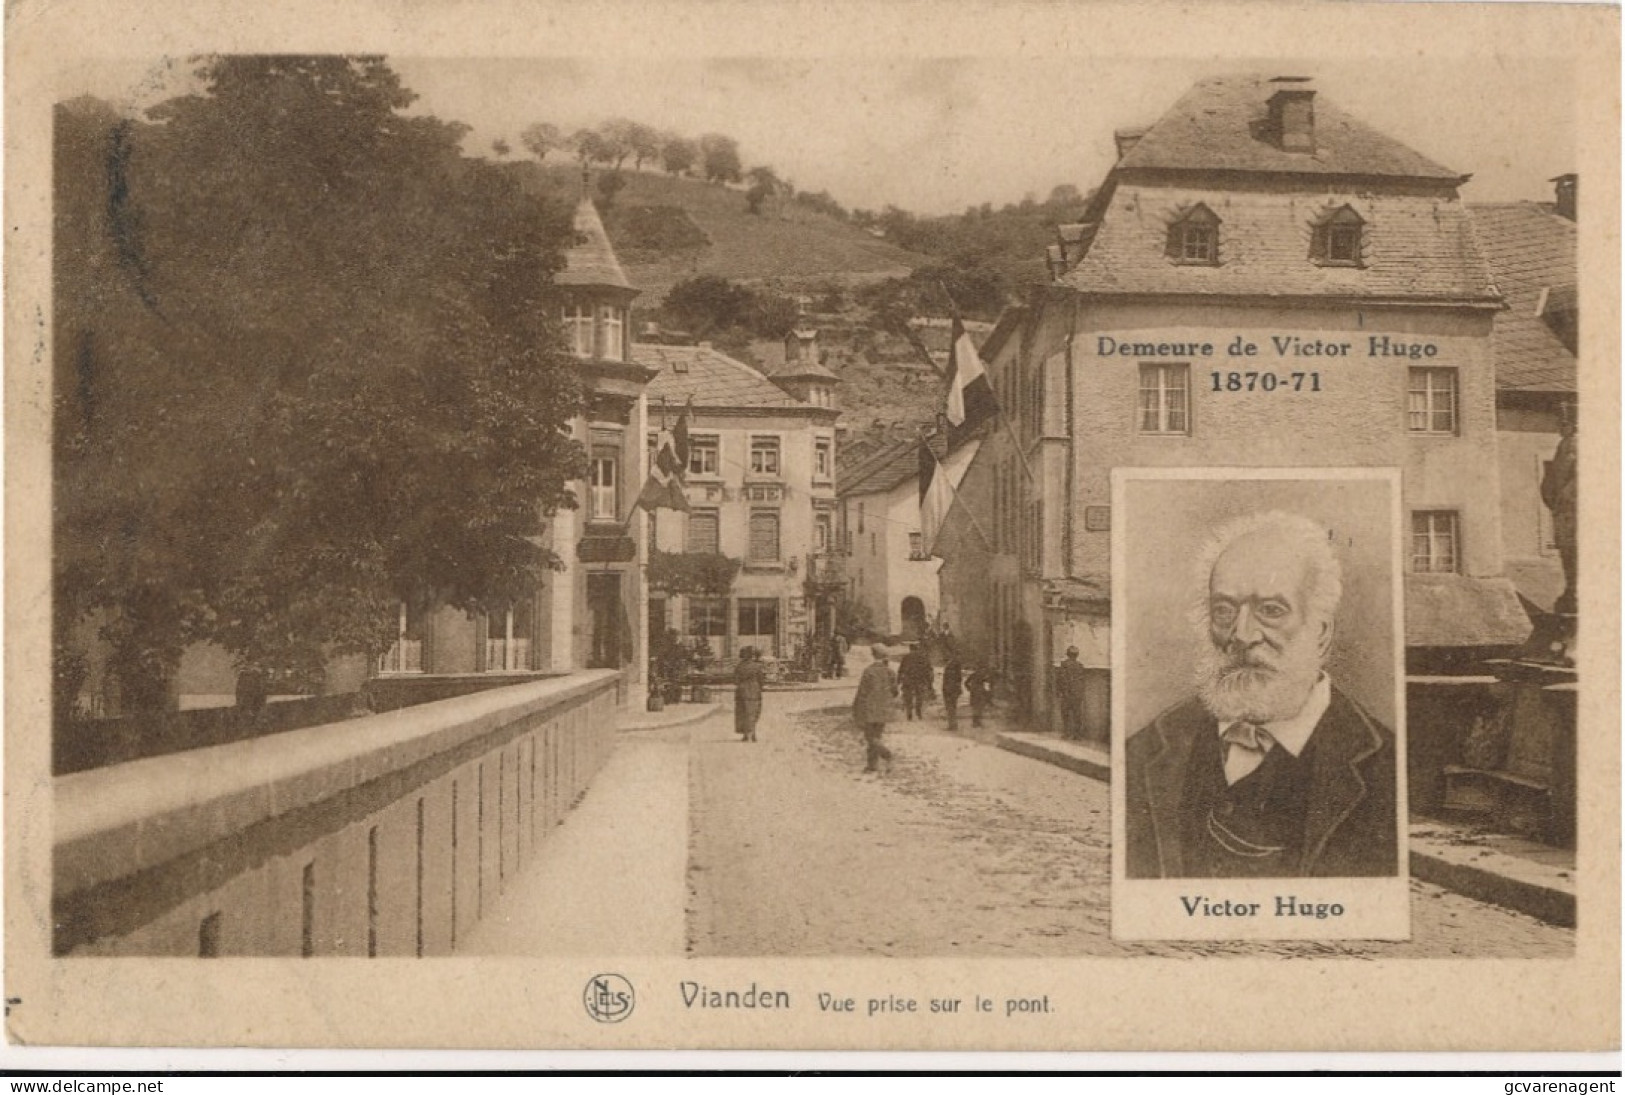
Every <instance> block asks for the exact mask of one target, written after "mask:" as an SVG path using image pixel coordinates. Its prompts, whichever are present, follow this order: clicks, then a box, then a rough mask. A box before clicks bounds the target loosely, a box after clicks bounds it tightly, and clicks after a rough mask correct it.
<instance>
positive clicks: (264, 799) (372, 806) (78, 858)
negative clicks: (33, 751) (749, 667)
mask: <svg viewBox="0 0 1625 1095" xmlns="http://www.w3.org/2000/svg"><path fill="white" fill-rule="evenodd" d="M623 688H624V685H623V682H622V680H621V674H620V673H618V672H616V671H614V670H588V671H585V672H580V673H572V674H569V675H567V676H562V677H555V678H550V679H547V680H542V681H535V682H531V683H527V684H519V685H514V686H512V687H508V688H500V689H495V690H492V691H489V692H482V693H478V694H475V695H470V696H460V697H457V698H454V699H448V700H441V701H438V702H434V703H426V704H422V705H419V706H416V707H410V708H403V709H401V710H397V711H390V712H387V713H384V714H379V715H371V716H367V717H365V718H359V719H350V720H346V721H344V722H339V723H332V724H329V725H326V726H316V727H311V728H309V729H305V730H294V731H289V732H287V733H282V734H274V735H269V736H267V737H263V738H258V739H255V740H252V741H243V742H236V743H233V744H230V745H222V746H217V747H214V748H209V749H197V750H192V751H190V752H186V753H178V754H174V755H170V756H163V757H154V758H151V759H148V760H139V761H133V762H131V763H128V764H121V765H116V766H114V767H111V768H102V769H97V770H93V771H88V772H81V773H77V774H74V775H68V776H61V777H58V778H57V779H56V780H55V781H54V782H55V795H54V806H55V839H54V846H53V858H52V875H53V880H52V887H53V892H52V902H51V904H52V909H51V914H52V929H53V930H52V939H53V949H54V950H55V952H56V953H57V954H69V953H72V954H97V955H110V954H137V955H200V956H204V957H211V956H217V955H222V956H223V955H360V956H365V955H378V956H383V955H390V956H411V955H429V954H447V953H450V952H451V951H452V950H453V948H454V947H455V945H456V943H457V941H458V939H460V938H461V937H462V936H463V935H464V934H465V933H466V932H467V931H468V929H469V928H470V927H472V926H473V925H474V924H475V923H476V922H477V921H478V920H479V918H480V917H481V916H482V915H483V914H484V913H485V912H486V911H487V910H488V909H489V908H491V906H492V904H493V903H494V901H495V900H496V898H497V896H498V895H499V894H500V893H501V891H502V890H503V888H504V886H505V885H506V884H507V882H508V881H509V880H510V879H512V878H513V877H514V875H515V874H516V872H517V871H518V870H519V869H520V867H521V866H522V865H524V864H525V863H527V862H528V861H529V859H530V857H531V856H532V854H533V853H534V851H535V849H536V848H537V847H538V846H539V844H540V842H541V841H542V839H543V838H544V836H545V835H546V833H547V832H548V831H549V830H551V829H552V828H553V827H554V826H555V825H557V824H558V823H559V821H560V820H562V819H563V817H564V815H565V813H566V812H567V811H568V810H569V809H570V807H571V806H572V805H574V804H575V802H576V801H577V800H578V799H579V798H580V797H581V795H582V794H583V792H584V791H585V790H586V787H587V784H588V781H589V780H591V778H592V777H593V775H594V773H596V772H597V771H598V769H599V767H600V766H601V765H602V764H603V762H604V761H605V759H607V757H608V755H609V752H610V751H611V750H612V749H613V747H614V739H615V718H616V712H617V708H618V704H619V702H620V700H621V698H622V697H621V693H622V690H623Z"/></svg>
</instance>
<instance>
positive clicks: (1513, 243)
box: [1468, 202, 1579, 392]
mask: <svg viewBox="0 0 1625 1095" xmlns="http://www.w3.org/2000/svg"><path fill="white" fill-rule="evenodd" d="M1468 212H1469V213H1470V214H1471V216H1472V221H1473V227H1474V229H1475V231H1476V233H1477V235H1478V245H1479V247H1480V248H1481V249H1482V250H1483V252H1484V257H1485V258H1487V259H1488V260H1489V264H1490V270H1491V271H1492V272H1493V273H1494V275H1495V283H1496V285H1497V286H1498V287H1499V288H1500V290H1501V295H1502V296H1503V297H1505V298H1506V305H1507V306H1506V311H1504V312H1498V313H1496V316H1495V333H1494V336H1493V338H1492V342H1493V344H1494V347H1495V386H1496V387H1497V388H1498V389H1500V390H1502V391H1545V392H1572V391H1575V390H1576V388H1577V375H1576V369H1575V360H1574V353H1573V351H1571V350H1570V349H1569V348H1568V346H1566V345H1565V344H1564V342H1563V340H1562V338H1560V337H1559V336H1558V333H1557V332H1556V331H1555V330H1553V328H1552V326H1551V324H1549V323H1548V322H1547V321H1546V319H1545V318H1543V317H1542V316H1541V315H1540V314H1539V309H1540V308H1541V305H1542V300H1541V297H1542V294H1543V293H1544V295H1545V297H1546V299H1545V302H1544V304H1545V307H1546V309H1547V310H1548V311H1554V310H1559V309H1573V308H1574V306H1575V287H1576V285H1577V284H1578V280H1579V265H1578V260H1577V256H1576V244H1577V235H1576V230H1575V224H1574V222H1573V221H1571V220H1569V219H1568V218H1566V217H1560V216H1558V215H1557V214H1556V213H1555V212H1553V211H1552V209H1551V207H1550V206H1546V205H1541V204H1538V203H1536V202H1506V203H1497V204H1485V205H1477V204H1475V205H1470V206H1468Z"/></svg>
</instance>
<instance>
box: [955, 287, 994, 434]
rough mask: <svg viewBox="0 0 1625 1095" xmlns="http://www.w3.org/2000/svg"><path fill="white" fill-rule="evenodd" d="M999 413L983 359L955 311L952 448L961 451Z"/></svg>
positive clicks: (957, 312) (957, 311)
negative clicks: (962, 445)
mask: <svg viewBox="0 0 1625 1095" xmlns="http://www.w3.org/2000/svg"><path fill="white" fill-rule="evenodd" d="M998 413H999V400H998V397H997V396H995V395H994V394H993V385H992V383H990V382H989V381H988V378H987V369H986V368H984V367H983V365H982V355H981V354H979V353H977V352H976V343H975V342H973V341H971V337H970V334H969V332H967V331H966V330H965V324H964V322H963V321H962V320H961V319H960V318H959V309H958V308H955V309H954V332H953V348H952V349H951V350H950V352H949V357H948V407H947V410H946V412H945V417H946V418H947V419H948V445H949V447H950V448H957V447H958V446H959V444H960V442H962V441H964V440H965V439H966V438H967V437H969V436H970V433H971V431H972V430H974V429H976V427H977V426H979V425H981V424H982V423H983V422H986V421H987V420H988V419H990V418H992V417H994V416H995V415H997V414H998Z"/></svg>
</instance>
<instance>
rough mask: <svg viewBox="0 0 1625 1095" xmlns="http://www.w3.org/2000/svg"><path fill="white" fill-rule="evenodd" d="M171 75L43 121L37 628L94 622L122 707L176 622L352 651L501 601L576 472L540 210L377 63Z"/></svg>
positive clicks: (559, 221) (571, 381) (548, 226)
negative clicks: (92, 615)
mask: <svg viewBox="0 0 1625 1095" xmlns="http://www.w3.org/2000/svg"><path fill="white" fill-rule="evenodd" d="M200 76H201V77H202V86H203V90H202V91H201V92H199V93H197V94H194V95H189V96H186V97H183V98H179V99H175V100H171V101H170V102H167V103H165V104H162V105H161V106H159V107H156V108H154V109H153V110H151V111H149V116H150V120H146V121H137V120H131V119H122V118H119V117H117V116H116V115H114V114H113V113H112V111H111V110H109V109H108V108H106V107H105V106H103V105H101V104H98V103H95V102H94V101H86V100H77V101H75V102H72V103H68V104H63V105H62V106H61V107H59V109H58V112H57V135H56V157H57V161H56V165H55V166H56V178H57V180H58V182H57V192H56V208H57V221H56V304H55V314H54V317H53V322H54V330H55V348H56V355H55V392H56V416H57V417H56V439H55V457H56V493H55V498H56V507H55V519H56V528H55V532H56V548H57V550H56V552H55V559H56V573H55V579H56V591H55V592H56V597H57V607H58V626H59V628H62V627H65V626H66V625H68V624H70V623H71V622H72V621H73V619H74V618H76V617H77V616H79V615H80V614H82V613H84V612H87V611H90V610H94V609H99V610H102V612H103V613H104V615H105V618H107V619H108V620H109V621H110V622H109V623H108V624H107V625H106V627H105V628H104V629H103V634H104V637H105V638H107V639H108V640H109V641H110V643H111V644H112V666H113V668H114V669H115V671H116V672H117V673H118V674H119V677H120V678H121V683H122V684H123V686H124V692H125V700H126V702H127V703H129V704H131V705H133V706H138V707H139V706H147V705H155V704H157V703H160V702H162V697H163V691H164V689H163V684H164V680H165V678H166V677H167V676H169V675H170V674H172V673H173V670H174V669H175V667H176V665H177V664H178V661H179V657H180V653H181V650H182V648H183V647H184V645H185V644H186V643H188V642H191V641H195V640H198V639H210V640H214V641H218V642H220V643H222V644H224V645H225V646H226V647H227V648H228V649H229V650H230V651H232V652H233V653H234V654H235V655H236V656H237V658H238V659H239V661H240V663H241V664H243V665H244V666H245V667H249V666H252V667H287V668H302V667H309V666H312V665H315V664H319V663H320V662H321V660H322V659H323V658H324V656H325V655H326V654H327V653H330V652H334V651H354V652H369V653H370V652H375V651H378V650H380V649H382V648H383V647H384V646H385V645H386V644H387V642H388V639H389V634H390V630H391V626H392V620H393V618H394V610H393V605H394V603H395V602H396V601H398V600H409V601H414V602H424V601H430V600H434V601H440V602H445V603H449V604H452V605H456V606H459V607H465V608H477V607H496V606H500V605H504V604H506V603H507V602H508V601H510V600H511V599H513V598H515V597H518V596H521V595H523V593H524V592H525V591H527V590H529V589H532V588H534V586H535V583H536V582H537V581H538V580H539V579H540V578H541V576H542V573H543V571H545V570H546V569H547V568H548V567H549V566H553V565H556V564H557V562H558V560H557V559H556V558H554V557H553V555H552V553H551V552H549V551H548V550H546V549H545V548H543V547H541V546H539V545H540V544H541V543H542V542H543V538H542V537H541V535H540V534H541V531H542V527H543V523H544V522H545V520H546V519H547V516H548V515H550V514H551V513H553V512H556V511H557V510H558V509H559V508H561V507H569V506H572V505H573V504H574V499H573V498H572V496H571V494H570V492H569V490H568V487H567V480H568V479H570V478H573V477H576V476H578V475H579V474H580V473H581V470H582V456H581V453H580V451H579V446H577V445H576V444H575V443H574V442H573V441H571V440H570V439H569V437H568V436H567V434H566V433H565V432H564V426H565V425H566V423H567V422H568V420H569V418H570V416H571V415H573V414H574V413H575V411H576V410H577V408H578V406H579V399H580V395H579V391H578V387H577V384H576V381H575V376H574V372H573V370H572V369H571V367H570V365H569V360H568V358H567V357H566V356H565V355H564V354H563V353H562V349H561V347H560V340H559V338H558V334H557V331H556V329H555V327H554V325H553V324H552V323H551V322H550V320H549V319H548V318H547V317H548V316H550V315H551V314H552V312H553V311H554V309H552V308H550V307H548V306H547V301H546V294H547V293H548V291H549V286H550V283H551V277H552V274H553V273H554V272H555V271H556V270H557V269H558V268H559V266H560V265H561V263H562V248H563V247H564V246H567V244H568V240H569V238H570V236H569V229H568V222H567V219H566V216H565V211H564V210H562V209H552V208H548V207H544V206H542V205H539V204H538V203H537V202H536V201H535V200H534V199H530V198H526V197H525V196H524V195H522V194H521V193H520V192H519V191H518V189H517V187H516V186H515V185H514V184H513V183H512V182H511V181H510V180H509V179H507V177H506V176H505V175H504V174H503V173H502V172H501V171H500V169H498V168H497V167H495V166H493V165H490V164H487V163H485V162H483V161H479V160H473V159H468V158H465V157H463V156H462V155H460V153H459V151H458V142H459V141H460V139H461V138H462V136H463V134H464V132H465V130H464V129H463V128H462V127H460V126H457V125H452V124H447V123H445V122H441V121H439V120H437V119H434V118H429V117H411V116H407V115H405V114H403V113H402V110H403V108H405V107H406V106H407V105H408V104H409V103H410V102H411V101H412V98H413V96H412V94H411V92H410V91H408V90H407V89H406V88H404V87H403V86H402V85H401V84H400V82H399V80H398V78H397V77H396V75H395V73H394V72H393V71H392V70H391V69H390V68H389V67H388V65H387V64H386V63H385V62H384V61H383V60H382V59H379V58H345V57H249V56H237V57H228V58H215V59H209V60H206V61H204V62H202V63H201V69H200ZM59 633H60V631H59ZM73 668H74V667H73V666H71V665H70V666H69V669H70V670H72V669H73Z"/></svg>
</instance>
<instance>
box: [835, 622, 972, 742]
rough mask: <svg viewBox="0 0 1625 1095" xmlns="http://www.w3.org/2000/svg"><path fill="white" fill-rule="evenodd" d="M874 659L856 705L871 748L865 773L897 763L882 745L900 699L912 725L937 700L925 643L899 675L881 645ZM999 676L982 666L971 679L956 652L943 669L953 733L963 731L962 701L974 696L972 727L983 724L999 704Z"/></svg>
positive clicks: (865, 673)
mask: <svg viewBox="0 0 1625 1095" xmlns="http://www.w3.org/2000/svg"><path fill="white" fill-rule="evenodd" d="M869 652H870V654H871V655H872V657H873V659H874V660H873V661H872V662H871V663H870V665H869V666H868V667H867V668H866V669H864V671H863V676H862V677H861V678H860V679H859V680H858V694H857V696H856V697H855V698H854V699H853V701H852V720H853V721H854V722H856V723H857V724H858V728H859V729H860V730H862V731H863V738H864V742H865V743H866V745H867V763H866V765H865V767H864V771H866V772H873V771H875V770H876V769H877V768H878V767H879V765H880V762H881V761H886V762H887V763H890V762H891V750H890V749H887V748H886V746H885V745H884V744H883V743H882V741H881V738H882V736H883V735H884V734H885V732H886V723H887V722H888V721H889V720H890V718H891V711H892V701H893V700H894V699H896V698H897V697H898V696H899V695H901V696H902V699H903V717H904V718H905V719H908V720H913V719H923V718H924V717H925V704H926V701H928V700H931V699H934V698H935V697H936V688H935V678H936V670H935V669H934V668H933V667H932V665H931V656H930V655H929V654H927V653H926V652H925V651H924V650H923V649H922V648H921V646H920V644H919V643H913V644H911V645H910V646H909V650H908V653H906V654H904V655H903V657H902V659H901V660H900V661H899V662H898V665H897V672H896V673H895V674H894V673H893V672H892V669H891V664H890V661H889V656H888V654H887V652H886V648H885V647H884V646H882V645H880V644H879V643H876V644H875V645H874V646H872V647H870V648H869ZM997 679H998V675H997V673H996V672H995V671H994V670H993V669H992V668H991V667H990V666H977V667H976V668H974V669H973V670H972V671H971V672H970V673H969V674H968V675H967V674H966V672H965V667H964V665H963V664H962V663H961V662H960V659H959V655H958V654H957V653H954V652H953V651H952V650H950V651H949V653H948V658H947V661H946V662H945V663H944V664H943V667H942V706H943V710H944V711H945V712H946V714H947V717H948V729H949V730H951V731H957V730H958V729H959V700H960V697H961V696H968V697H969V700H970V708H971V725H972V726H973V727H979V726H981V725H982V716H983V715H984V714H985V713H986V712H987V709H988V708H989V707H990V706H991V705H992V703H993V686H994V684H995V683H997Z"/></svg>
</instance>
